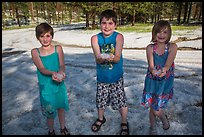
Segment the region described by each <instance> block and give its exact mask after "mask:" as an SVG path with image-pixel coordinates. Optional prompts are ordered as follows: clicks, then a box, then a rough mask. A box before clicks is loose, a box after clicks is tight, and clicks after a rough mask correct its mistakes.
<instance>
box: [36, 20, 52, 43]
mask: <svg viewBox="0 0 204 137" xmlns="http://www.w3.org/2000/svg"><path fill="white" fill-rule="evenodd" d="M47 32H50V34H51V35H52V37H53V36H54V31H53V28H52V27H51V26H50V25H49V24H48V23H45V22H44V23H40V24H39V25H37V27H36V28H35V34H36V38H37V39H38V38H39V37H40V35H42V34H45V33H47Z"/></svg>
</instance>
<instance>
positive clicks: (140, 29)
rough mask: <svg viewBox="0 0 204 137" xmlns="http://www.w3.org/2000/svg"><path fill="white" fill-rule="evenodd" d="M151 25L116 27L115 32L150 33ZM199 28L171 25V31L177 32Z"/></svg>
mask: <svg viewBox="0 0 204 137" xmlns="http://www.w3.org/2000/svg"><path fill="white" fill-rule="evenodd" d="M152 27H153V24H142V23H141V24H135V25H134V26H131V25H126V26H118V27H117V30H118V31H120V32H138V33H141V32H151V31H152ZM200 27H201V26H183V25H180V26H174V25H172V26H171V28H172V31H178V30H195V29H198V28H200Z"/></svg>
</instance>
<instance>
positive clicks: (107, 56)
mask: <svg viewBox="0 0 204 137" xmlns="http://www.w3.org/2000/svg"><path fill="white" fill-rule="evenodd" d="M113 59H114V55H113V54H107V53H102V54H100V55H98V56H97V60H99V61H100V62H101V63H102V64H103V63H107V62H113Z"/></svg>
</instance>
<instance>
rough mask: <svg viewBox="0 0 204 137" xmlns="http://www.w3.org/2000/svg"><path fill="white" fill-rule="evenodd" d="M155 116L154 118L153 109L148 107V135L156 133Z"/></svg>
mask: <svg viewBox="0 0 204 137" xmlns="http://www.w3.org/2000/svg"><path fill="white" fill-rule="evenodd" d="M155 118H156V116H155V114H154V110H153V109H152V108H151V107H150V110H149V122H150V131H149V134H150V135H156V134H157V131H156V120H155Z"/></svg>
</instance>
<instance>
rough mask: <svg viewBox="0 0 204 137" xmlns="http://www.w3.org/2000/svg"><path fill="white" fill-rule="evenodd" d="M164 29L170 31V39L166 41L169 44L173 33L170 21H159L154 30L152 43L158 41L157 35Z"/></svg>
mask: <svg viewBox="0 0 204 137" xmlns="http://www.w3.org/2000/svg"><path fill="white" fill-rule="evenodd" d="M164 28H167V29H168V34H169V36H168V39H167V41H166V43H168V42H169V41H170V39H171V33H172V30H171V25H170V23H169V22H168V21H166V20H160V21H158V22H157V23H156V24H155V25H154V26H153V28H152V40H151V41H152V42H155V41H156V35H157V33H159V32H160V31H161V30H162V29H164Z"/></svg>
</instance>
